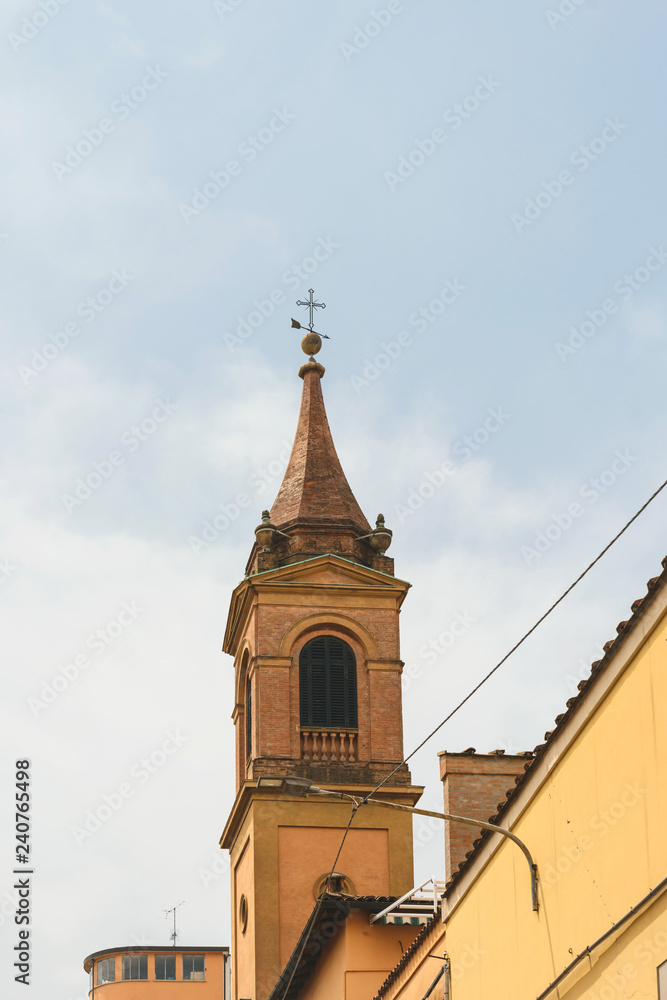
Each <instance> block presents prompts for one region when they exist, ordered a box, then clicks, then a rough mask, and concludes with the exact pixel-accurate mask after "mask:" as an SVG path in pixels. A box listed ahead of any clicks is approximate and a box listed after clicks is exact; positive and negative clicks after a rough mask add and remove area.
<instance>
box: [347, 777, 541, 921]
mask: <svg viewBox="0 0 667 1000" xmlns="http://www.w3.org/2000/svg"><path fill="white" fill-rule="evenodd" d="M352 797H353V796H346V798H352ZM359 802H360V803H361V802H373V803H375V805H377V806H389V808H390V809H404V810H405V811H406V812H411V813H417V814H418V815H419V816H433V817H435V819H446V820H450V821H451V822H452V823H465V824H466V826H474V827H477V828H478V829H479V828H480V827H481V829H482V830H492V831H493V832H494V833H500V834H501V835H502V836H503V837H507V838H509V840H513V841H514V843H515V844H516V845H517V847H520V848H521V850H522V851H523V853H524V855H525V858H526V861H527V862H528V867H529V868H530V893H531V897H532V901H533V909H534V910H535V911H536V912H537V911H538V910H539V908H540V904H539V900H538V898H537V865H536V864H535V862H534V861H533V858H532V855H531V853H530V851H529V850H528V848H527V847H526V845H525V844H524V842H523V841H522V840H520V839H519V838H518V837H517V835H516V834H515V833H512V832H511V831H510V830H505V829H504V827H502V826H496V825H495V824H494V823H484V822H483V820H481V819H470V818H469V817H468V816H455V815H453V814H452V813H439V812H431V810H430V809H417V807H416V806H403V805H400V804H399V803H398V802H387V801H386V800H384V799H360V800H359Z"/></svg>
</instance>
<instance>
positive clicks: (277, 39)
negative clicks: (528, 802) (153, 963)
mask: <svg viewBox="0 0 667 1000" xmlns="http://www.w3.org/2000/svg"><path fill="white" fill-rule="evenodd" d="M666 21H667V9H666V8H665V6H664V4H663V3H660V2H658V0H644V2H643V3H642V4H638V5H629V4H625V3H621V2H620V0H606V2H604V3H603V2H601V0H597V2H596V0H533V2H530V3H528V2H521V0H508V2H507V3H504V4H499V3H497V2H492V0H476V2H475V3H470V2H463V0H451V2H447V3H440V2H438V3H436V2H434V0H431V2H427V0H421V2H418V0H377V2H376V3H375V4H373V3H367V2H357V0H338V2H337V3H336V4H314V3H307V2H306V0H294V2H291V3H282V4H271V3H268V2H267V0H264V2H263V3H261V2H260V0H228V2H226V0H217V2H215V3H214V2H211V0H194V2H190V3H187V4H186V3H184V2H183V3H174V2H173V0H163V2H161V3H157V2H155V0H144V2H142V3H130V2H129V0H110V2H104V3H99V2H96V0H89V2H87V3H84V2H83V0H70V2H67V3H65V2H63V0H40V2H35V0H5V3H4V4H3V6H2V10H1V11H0V36H2V37H0V45H2V46H4V53H3V59H2V62H1V64H0V87H1V92H2V101H0V126H1V131H2V135H3V137H4V142H3V149H2V156H1V158H0V173H1V177H2V192H3V196H2V202H1V207H0V266H1V267H2V273H3V278H4V281H3V292H2V296H1V297H0V314H1V320H2V330H3V338H2V354H3V364H2V368H1V371H0V379H1V380H2V393H1V397H0V420H1V423H2V427H1V434H2V442H3V447H2V477H1V481H0V600H1V615H2V634H3V637H4V642H3V645H4V651H5V656H4V670H3V692H4V697H3V699H2V706H1V707H0V713H1V714H0V720H1V731H2V745H3V754H2V762H1V765H0V774H1V776H2V781H1V784H2V789H1V791H2V797H1V802H0V832H1V836H2V844H3V847H2V866H1V867H0V878H1V879H2V883H3V884H2V885H0V899H1V902H0V960H1V963H2V969H1V970H0V975H1V976H2V990H3V996H7V997H9V998H10V1000H11V998H13V997H15V996H16V997H19V996H23V995H24V994H23V992H22V989H23V987H22V986H21V985H20V984H16V983H14V981H13V977H14V971H13V969H12V961H13V958H12V949H13V947H14V945H15V944H16V941H17V937H16V935H17V927H16V926H15V924H14V922H13V912H14V908H15V901H14V898H13V895H12V885H13V878H14V876H13V874H12V871H13V863H14V862H13V858H14V852H15V844H14V820H15V815H14V791H15V789H14V781H15V762H16V761H17V760H29V761H30V773H31V795H32V800H31V803H32V816H31V820H32V826H31V847H32V855H31V860H32V862H33V863H34V872H35V874H34V876H33V877H32V878H33V883H32V911H31V916H32V924H31V931H32V936H31V946H32V948H33V965H32V983H33V987H32V989H33V992H32V996H33V997H35V998H36V1000H46V998H47V997H48V998H49V1000H78V998H80V997H84V996H85V995H86V990H87V978H86V976H85V974H84V973H83V971H82V962H83V959H84V958H85V956H86V955H88V954H90V953H91V952H93V951H97V950H100V949H104V948H112V947H117V946H127V945H131V944H149V943H156V944H163V945H166V944H169V943H170V941H169V933H170V925H169V923H168V922H167V921H166V920H165V915H164V911H165V910H168V909H169V908H171V907H173V906H175V905H176V904H178V903H180V902H181V901H184V903H183V905H182V906H180V907H179V910H178V932H179V938H178V940H179V941H180V943H181V944H184V945H185V944H187V945H223V944H228V943H229V940H230V931H229V875H228V871H227V862H226V857H227V855H226V854H224V853H223V852H221V851H220V850H219V848H218V839H219V836H220V833H221V832H222V829H223V826H224V823H225V820H226V818H227V815H228V812H229V810H230V808H231V805H232V802H233V797H234V778H233V752H234V751H233V725H232V722H231V719H230V715H231V711H232V707H233V670H232V663H231V659H230V657H228V656H226V655H225V654H223V653H222V652H221V651H220V647H221V644H222V637H223V634H224V627H225V622H226V615H227V609H228V604H229V599H230V595H231V592H232V590H233V588H234V587H235V586H236V585H237V583H238V582H239V581H240V580H241V579H242V577H243V573H244V567H245V563H246V559H247V557H248V554H249V552H250V548H251V544H252V541H253V531H254V528H255V526H256V525H257V524H258V523H259V520H260V517H261V512H262V510H263V509H264V508H265V507H269V506H270V505H271V503H272V502H273V499H274V497H275V495H276V493H277V491H278V487H279V485H280V481H281V478H282V474H283V472H284V469H285V466H286V462H287V458H288V455H289V449H290V446H291V441H292V438H293V434H294V430H295V427H296V419H297V414H298V407H299V398H300V390H301V384H302V383H301V381H300V380H299V379H298V377H297V371H298V368H299V366H300V365H301V363H302V362H303V361H304V356H303V354H302V353H301V350H300V346H299V340H300V334H299V333H298V332H297V331H294V330H292V329H291V327H290V319H291V317H294V318H297V319H300V320H301V321H302V322H305V321H306V319H307V312H306V310H305V309H304V308H303V307H300V306H297V305H296V301H297V300H303V299H304V298H307V297H308V294H309V289H310V288H311V287H312V288H313V289H314V290H315V296H316V297H317V300H318V301H320V302H323V303H325V304H326V308H325V309H321V310H319V311H318V315H317V325H316V329H318V330H321V331H322V332H324V333H327V334H328V335H329V337H330V339H329V340H326V341H325V342H324V348H323V350H322V352H321V354H320V355H319V356H318V360H320V361H321V362H322V363H323V364H324V365H325V367H326V375H325V377H324V381H323V390H324V394H325V400H326V405H327V410H328V414H329V421H330V424H331V427H332V431H333V436H334V440H335V442H336V446H337V449H338V453H339V456H340V458H341V462H342V464H343V467H344V469H345V471H346V474H347V477H348V479H349V482H350V484H351V486H352V489H353V490H354V492H355V494H356V497H357V499H358V501H359V503H360V505H361V507H362V509H363V510H364V512H365V513H366V515H367V517H368V518H369V520H371V521H372V522H374V520H375V517H376V515H377V513H378V512H379V511H381V512H382V513H383V514H384V515H385V518H386V521H387V525H388V527H390V528H391V529H392V530H393V532H394V538H393V543H392V547H391V549H390V551H389V554H390V555H391V556H393V557H394V559H395V568H396V575H397V576H400V577H401V578H403V579H406V580H408V581H410V583H411V584H412V589H411V591H410V593H409V594H408V597H407V599H406V602H405V604H404V607H403V611H402V617H401V628H402V656H403V659H404V661H405V664H406V666H405V672H404V735H405V750H406V754H407V753H408V752H410V751H411V750H412V749H413V748H414V747H415V746H416V745H417V743H418V742H419V741H420V740H421V739H422V738H423V736H424V734H425V733H426V732H428V731H429V730H430V729H432V728H434V727H435V726H436V725H437V724H438V722H439V721H440V720H441V719H442V718H443V717H444V716H445V715H446V714H447V713H448V712H449V711H451V709H452V708H453V707H454V706H455V705H456V704H457V702H458V701H459V700H460V699H461V697H463V696H464V695H465V694H466V693H467V692H468V691H469V690H470V689H471V688H472V687H473V686H474V685H475V684H476V683H477V681H478V680H479V679H480V678H481V677H482V676H484V674H485V673H486V672H487V671H488V670H489V669H490V668H491V667H492V666H493V665H494V664H495V663H496V662H497V661H498V660H499V659H500V658H501V656H503V655H504V654H505V653H506V652H507V650H508V649H509V648H510V647H511V646H512V645H513V644H514V643H515V642H516V641H517V640H518V639H519V638H520V637H521V636H522V635H523V633H524V632H525V631H526V630H527V629H528V628H529V627H530V626H532V625H533V623H534V622H535V621H536V620H537V618H539V617H540V615H541V614H542V613H543V612H544V611H545V610H546V608H547V607H549V605H550V604H551V603H552V602H553V601H554V600H555V599H556V598H557V597H558V596H559V595H560V594H561V593H562V592H563V591H564V590H565V588H566V587H567V586H569V584H570V583H571V582H572V581H573V580H574V579H575V578H576V577H577V576H578V575H579V573H580V572H581V571H582V570H583V569H584V568H585V567H586V566H587V565H588V563H589V562H590V561H591V560H592V559H593V558H594V557H595V556H596V555H597V554H598V552H600V551H601V549H602V548H603V547H604V546H605V545H606V544H607V543H608V542H609V541H610V539H611V538H612V537H613V536H614V535H615V534H616V533H617V532H618V531H619V530H620V529H621V527H622V526H623V525H624V524H625V523H626V522H627V521H628V520H629V518H630V517H631V516H632V515H633V514H634V513H635V512H636V511H637V510H638V509H639V508H640V507H641V506H642V504H644V503H645V501H646V500H647V499H648V497H649V496H650V495H651V494H652V493H653V492H654V490H656V489H657V487H658V486H659V485H660V484H661V483H662V482H663V481H664V480H665V478H666V476H667V471H666V470H667V462H666V461H665V455H664V441H665V439H666V436H667V419H666V415H665V407H664V372H665V365H666V362H667V339H666V332H667V326H666V323H667V292H666V289H667V212H666V208H665V198H664V178H665V166H666V163H665V159H666V157H665V152H666V150H665V130H664V126H663V118H664V96H663V95H664V90H665V75H666V69H665V61H664V43H665V27H666ZM666 514H667V490H666V491H665V492H664V493H663V494H660V495H659V496H658V497H657V498H656V499H655V500H654V501H653V503H652V504H651V505H650V507H649V508H648V509H647V510H646V511H645V512H644V513H642V514H641V516H640V517H639V518H638V520H637V521H636V522H635V523H634V524H633V525H632V526H631V527H630V528H629V529H628V531H627V532H626V533H625V534H624V535H623V536H622V538H621V539H620V540H619V541H618V542H617V543H616V544H615V545H614V547H613V548H612V549H611V551H610V552H609V553H608V554H606V555H605V556H604V557H603V559H602V560H601V561H600V562H599V563H598V564H597V565H596V566H595V568H594V569H593V570H592V571H591V572H590V573H589V574H588V575H587V576H586V578H585V579H584V580H583V581H582V582H581V583H580V584H579V585H578V586H577V587H576V588H575V590H574V591H573V592H572V593H571V594H570V595H569V596H568V597H567V599H566V600H565V601H563V603H562V604H561V605H559V607H558V609H557V610H556V611H555V612H554V613H553V614H552V615H551V616H550V618H549V619H548V620H547V621H546V622H545V623H544V624H543V625H541V626H540V627H539V629H537V630H536V632H535V633H534V634H533V635H532V636H531V638H530V639H529V640H528V641H527V642H526V643H525V644H524V645H523V646H522V647H521V649H520V650H519V651H518V652H517V653H516V654H515V655H513V656H512V657H511V658H510V660H509V661H508V662H507V663H506V664H505V665H504V666H503V667H502V668H501V670H499V671H498V672H497V673H496V674H495V675H494V677H493V679H492V680H491V681H490V682H489V683H488V684H486V685H485V686H484V687H483V688H482V690H481V691H480V692H479V693H478V694H476V695H475V696H474V697H473V698H472V699H471V700H470V702H469V703H468V704H467V705H466V707H465V708H464V709H462V710H461V711H459V712H458V713H457V714H456V715H455V717H454V718H453V719H452V720H451V721H450V722H449V723H447V725H446V726H445V727H444V728H443V729H442V730H441V731H440V732H439V733H438V735H437V736H436V737H434V738H433V739H432V740H431V741H430V742H429V744H428V745H427V746H426V747H425V748H424V749H423V750H422V751H420V752H419V753H418V754H417V755H415V756H414V757H413V758H412V759H411V761H410V767H411V771H412V776H413V781H414V783H415V784H419V785H423V786H424V787H425V791H424V797H423V802H424V803H425V804H426V805H427V807H430V808H436V809H437V808H438V806H439V805H440V807H441V802H442V791H441V786H440V782H439V777H438V763H437V752H438V751H441V750H445V749H447V750H452V751H455V750H463V749H465V748H466V747H469V746H475V747H476V748H477V749H478V750H479V751H480V752H486V751H489V750H493V749H496V748H500V749H505V750H506V752H508V753H510V752H513V751H514V752H516V751H517V750H525V749H530V748H532V747H534V746H535V745H536V744H537V743H540V742H541V741H542V739H543V735H544V732H545V731H547V730H549V729H551V728H552V726H553V719H554V717H555V716H556V715H557V714H558V713H559V712H561V711H562V710H563V708H564V704H565V701H566V699H567V698H569V697H571V696H572V695H573V694H574V693H575V691H576V684H577V683H578V681H579V680H580V679H582V678H583V677H585V676H587V674H588V672H589V670H590V663H591V662H592V661H593V660H595V659H598V658H599V656H600V650H601V645H602V644H603V643H605V642H606V641H608V640H609V639H611V638H613V637H614V636H615V634H616V633H615V629H616V624H617V623H618V622H619V621H621V620H623V619H625V618H627V617H628V616H629V613H630V612H629V608H630V604H631V603H632V601H633V600H635V599H636V598H638V597H641V596H642V595H643V594H644V592H645V585H646V581H647V580H648V579H649V577H652V576H655V575H657V573H659V572H660V562H661V559H662V558H663V557H664V556H665V555H666V554H667V537H666V530H665V525H666ZM457 633H458V634H457ZM619 738H623V734H619ZM121 789H122V791H121ZM98 813H99V814H100V815H102V816H103V817H104V819H103V821H102V820H100V819H99V818H98V819H97V820H96V816H97V814H98ZM415 832H416V841H417V847H416V850H415V879H416V881H417V882H421V881H423V880H424V879H426V878H428V877H429V876H430V875H435V876H436V877H442V872H443V864H444V862H443V854H444V851H443V841H442V832H441V830H440V829H439V828H437V825H434V826H431V825H426V824H424V823H422V821H418V822H417V823H416V824H415ZM332 860H333V859H332Z"/></svg>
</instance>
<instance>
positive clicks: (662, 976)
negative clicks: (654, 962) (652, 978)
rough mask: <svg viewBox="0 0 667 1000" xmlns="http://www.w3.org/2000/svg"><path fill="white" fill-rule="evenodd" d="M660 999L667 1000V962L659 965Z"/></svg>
mask: <svg viewBox="0 0 667 1000" xmlns="http://www.w3.org/2000/svg"><path fill="white" fill-rule="evenodd" d="M658 1000H667V962H663V963H662V965H659V966H658Z"/></svg>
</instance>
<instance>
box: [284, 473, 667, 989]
mask: <svg viewBox="0 0 667 1000" xmlns="http://www.w3.org/2000/svg"><path fill="white" fill-rule="evenodd" d="M666 486H667V479H666V480H665V481H664V483H662V485H661V486H659V487H658V488H657V490H656V491H655V492H654V493H652V494H651V496H650V497H649V498H648V500H647V501H646V502H645V503H644V504H642V506H641V507H640V508H639V510H638V511H637V512H636V513H635V514H633V515H632V517H631V518H630V520H629V521H627V523H626V524H625V525H624V526H623V527H622V528H621V530H620V531H619V532H618V534H616V535H614V537H613V538H612V540H611V541H610V542H608V543H607V545H605V547H604V548H603V549H602V551H601V552H600V553H599V554H598V555H597V556H596V557H595V559H593V561H592V562H590V563H589V564H588V566H587V567H586V569H585V570H583V572H581V573H580V574H579V576H578V577H577V578H576V580H574V581H573V583H571V584H570V586H569V587H568V588H567V589H566V590H564V591H563V593H562V594H561V595H560V597H559V598H558V599H557V600H556V601H554V603H553V604H552V605H551V607H549V608H548V609H547V610H546V611H545V612H544V614H543V615H542V616H541V617H540V618H538V619H537V621H536V622H535V624H534V625H533V626H532V627H531V628H529V629H528V631H527V632H526V633H525V634H524V635H523V636H522V637H521V638H520V639H519V641H518V642H516V643H515V644H514V646H512V648H511V649H510V650H509V652H507V653H506V654H505V655H504V656H503V658H502V660H499V661H498V663H496V665H495V667H493V668H492V669H491V670H489V672H488V673H487V674H486V675H485V676H484V677H483V678H482V679H481V680H480V681H479V683H478V684H476V685H475V687H474V688H472V690H471V691H470V692H469V693H468V694H467V695H466V696H465V698H463V699H462V700H461V701H460V702H459V703H458V705H456V706H455V707H454V708H453V709H452V711H451V712H450V713H449V714H448V715H446V716H445V718H444V719H443V720H442V722H440V723H439V724H438V725H437V726H436V727H435V729H434V730H433V731H432V732H430V733H429V734H428V736H426V737H425V738H424V739H423V740H422V741H421V743H420V744H419V745H418V746H417V747H415V749H414V750H413V751H412V753H410V754H408V756H407V757H405V758H404V759H403V760H402V761H401V763H400V764H397V765H396V767H395V768H394V769H393V770H392V771H390V772H389V774H388V775H387V776H386V777H385V778H383V779H382V781H381V782H380V783H379V785H376V787H375V788H374V789H373V790H372V791H371V792H369V793H368V795H366V796H365V798H363V799H362V800H361V802H359V803H358V804H355V805H354V806H353V808H352V813H351V815H350V818H349V820H348V824H347V826H346V828H345V832H344V833H343V837H342V839H341V842H340V847H339V848H338V853H337V854H336V860H335V861H334V863H333V865H332V868H331V871H330V872H329V876H328V877H329V878H331V876H332V875H333V873H334V872H335V870H336V865H337V864H338V859H339V858H340V855H341V852H342V850H343V847H344V845H345V841H346V839H347V835H348V833H349V832H350V827H351V825H352V820H353V819H354V816H355V814H356V812H357V809H358V808H359V806H360V805H363V804H364V803H366V802H368V800H369V799H370V797H371V796H372V795H374V794H375V792H377V791H378V790H379V789H380V788H382V786H383V785H384V784H386V783H387V781H389V779H390V778H391V777H393V775H394V774H396V772H397V771H398V770H399V769H400V768H401V767H402V766H403V765H404V764H407V762H408V761H409V760H410V759H411V758H412V757H414V755H415V754H416V753H418V752H419V750H421V749H422V747H424V746H425V745H426V744H427V743H428V741H429V740H430V739H432V738H433V737H434V736H435V734H436V733H438V732H440V730H441V729H442V727H443V726H444V725H445V723H447V722H449V720H450V719H451V718H452V716H454V715H455V714H456V713H457V712H458V711H459V710H460V709H461V708H463V706H464V705H465V704H466V702H468V701H470V699H471V698H472V696H473V695H474V694H476V693H477V691H479V689H480V688H481V687H482V686H483V685H484V684H486V682H487V681H488V680H489V679H490V678H491V677H493V675H494V674H495V673H496V671H497V670H499V669H500V667H502V665H503V664H504V663H506V662H507V660H508V659H509V658H510V656H511V655H512V653H515V652H516V650H517V649H518V648H519V646H521V645H522V644H523V643H524V642H525V641H526V639H527V638H528V637H529V636H530V635H532V634H533V632H534V631H535V629H536V628H538V627H539V626H540V625H541V624H542V622H543V621H544V620H545V619H546V618H547V617H548V616H549V615H550V614H551V612H552V611H554V610H555V609H556V608H557V607H558V605H559V604H560V603H561V601H563V600H565V598H566V597H567V595H568V594H569V593H570V592H571V591H572V590H574V588H575V587H576V586H577V584H578V583H580V582H581V580H583V578H584V577H585V576H586V574H587V573H589V572H590V570H591V569H593V567H594V566H595V565H596V563H598V562H599V561H600V559H602V556H603V555H605V553H607V552H608V551H609V549H610V548H611V547H612V545H613V544H614V543H615V542H617V541H618V539H619V538H620V537H621V535H623V534H624V533H625V532H626V531H627V530H628V528H629V527H630V525H631V524H633V522H634V521H636V520H637V518H638V517H639V515H640V514H642V513H643V512H644V511H645V510H646V508H647V507H648V506H649V504H650V503H651V502H652V501H653V500H655V498H656V497H657V496H658V494H659V493H661V492H662V490H664V488H665V487H666ZM325 884H326V883H325ZM321 907H322V897H320V899H319V900H318V901H317V907H316V908H315V911H314V913H313V917H312V919H311V932H312V929H314V927H315V925H316V923H317V914H318V913H319V910H320V909H321ZM309 940H310V934H308V935H307V936H306V938H305V940H304V942H303V945H302V946H301V950H300V952H299V955H298V957H297V959H296V962H295V963H294V968H293V970H292V974H291V976H290V978H289V982H288V984H287V986H286V988H285V991H284V993H283V996H282V1000H285V998H286V997H287V994H288V992H289V988H290V986H291V985H292V980H293V979H294V975H295V973H296V970H297V968H298V966H299V962H300V961H301V958H302V956H303V953H304V951H305V949H306V945H307V944H308V942H309Z"/></svg>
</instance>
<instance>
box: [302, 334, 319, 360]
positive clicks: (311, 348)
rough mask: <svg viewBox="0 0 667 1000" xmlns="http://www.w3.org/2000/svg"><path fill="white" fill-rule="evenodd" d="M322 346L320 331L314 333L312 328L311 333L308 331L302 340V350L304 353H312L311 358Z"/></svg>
mask: <svg viewBox="0 0 667 1000" xmlns="http://www.w3.org/2000/svg"><path fill="white" fill-rule="evenodd" d="M321 348H322V338H321V337H320V335H319V333H314V332H313V331H312V330H311V331H310V333H307V334H306V336H305V337H304V338H303V340H302V341H301V350H302V351H303V353H304V354H310V356H311V358H312V356H313V354H317V353H318V352H319V351H320V350H321Z"/></svg>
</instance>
